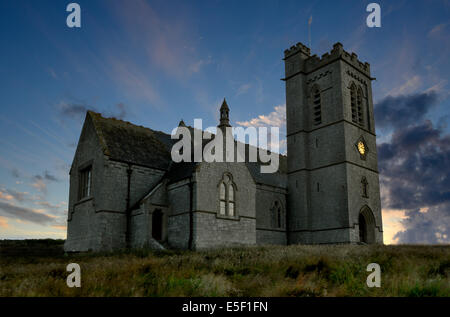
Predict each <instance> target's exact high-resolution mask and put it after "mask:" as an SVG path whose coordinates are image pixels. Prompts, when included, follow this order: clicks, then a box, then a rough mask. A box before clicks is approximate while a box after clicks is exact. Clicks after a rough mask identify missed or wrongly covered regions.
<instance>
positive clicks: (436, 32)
mask: <svg viewBox="0 0 450 317" xmlns="http://www.w3.org/2000/svg"><path fill="white" fill-rule="evenodd" d="M447 25H448V23H441V24H438V25H435V26H434V27H433V28H432V29H431V30H430V32H428V36H439V35H441V34H443V32H444V30H445V28H446V27H447Z"/></svg>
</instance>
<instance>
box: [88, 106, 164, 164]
mask: <svg viewBox="0 0 450 317" xmlns="http://www.w3.org/2000/svg"><path fill="white" fill-rule="evenodd" d="M87 115H88V116H90V117H91V119H92V122H93V124H94V128H95V130H96V132H97V135H98V137H99V139H100V144H101V146H102V149H103V153H104V154H105V155H107V156H109V157H110V158H111V159H114V160H117V161H122V162H126V163H132V164H137V165H142V166H148V167H153V168H157V169H162V170H167V169H168V168H169V164H170V162H171V157H170V149H171V147H172V144H173V140H172V139H171V138H170V135H168V134H166V133H164V132H160V131H154V130H151V129H149V128H145V127H142V126H137V125H134V124H131V123H130V122H127V121H122V120H117V119H115V118H104V117H102V115H101V114H99V113H96V112H93V111H88V114H87Z"/></svg>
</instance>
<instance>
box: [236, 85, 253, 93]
mask: <svg viewBox="0 0 450 317" xmlns="http://www.w3.org/2000/svg"><path fill="white" fill-rule="evenodd" d="M251 87H252V84H250V83H247V84H242V85H241V86H239V88H238V90H237V92H236V96H240V95H243V94H245V93H246V92H247V91H248V90H249V89H250V88H251Z"/></svg>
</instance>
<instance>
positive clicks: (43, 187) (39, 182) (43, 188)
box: [31, 175, 47, 194]
mask: <svg viewBox="0 0 450 317" xmlns="http://www.w3.org/2000/svg"><path fill="white" fill-rule="evenodd" d="M37 176H39V175H37ZM40 177H41V176H40ZM31 186H32V187H34V188H35V189H37V190H38V191H40V192H41V193H43V194H46V193H47V184H46V183H44V181H43V180H42V179H36V181H35V182H34V183H32V184H31Z"/></svg>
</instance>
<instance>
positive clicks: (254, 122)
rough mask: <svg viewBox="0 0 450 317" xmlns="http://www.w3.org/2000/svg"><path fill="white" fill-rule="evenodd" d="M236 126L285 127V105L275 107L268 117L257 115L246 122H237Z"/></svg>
mask: <svg viewBox="0 0 450 317" xmlns="http://www.w3.org/2000/svg"><path fill="white" fill-rule="evenodd" d="M236 123H237V124H238V125H240V126H243V127H279V128H282V127H284V126H285V125H286V105H279V106H275V111H272V112H271V113H269V114H268V115H259V116H258V117H256V118H253V119H250V120H248V121H238V122H236Z"/></svg>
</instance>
